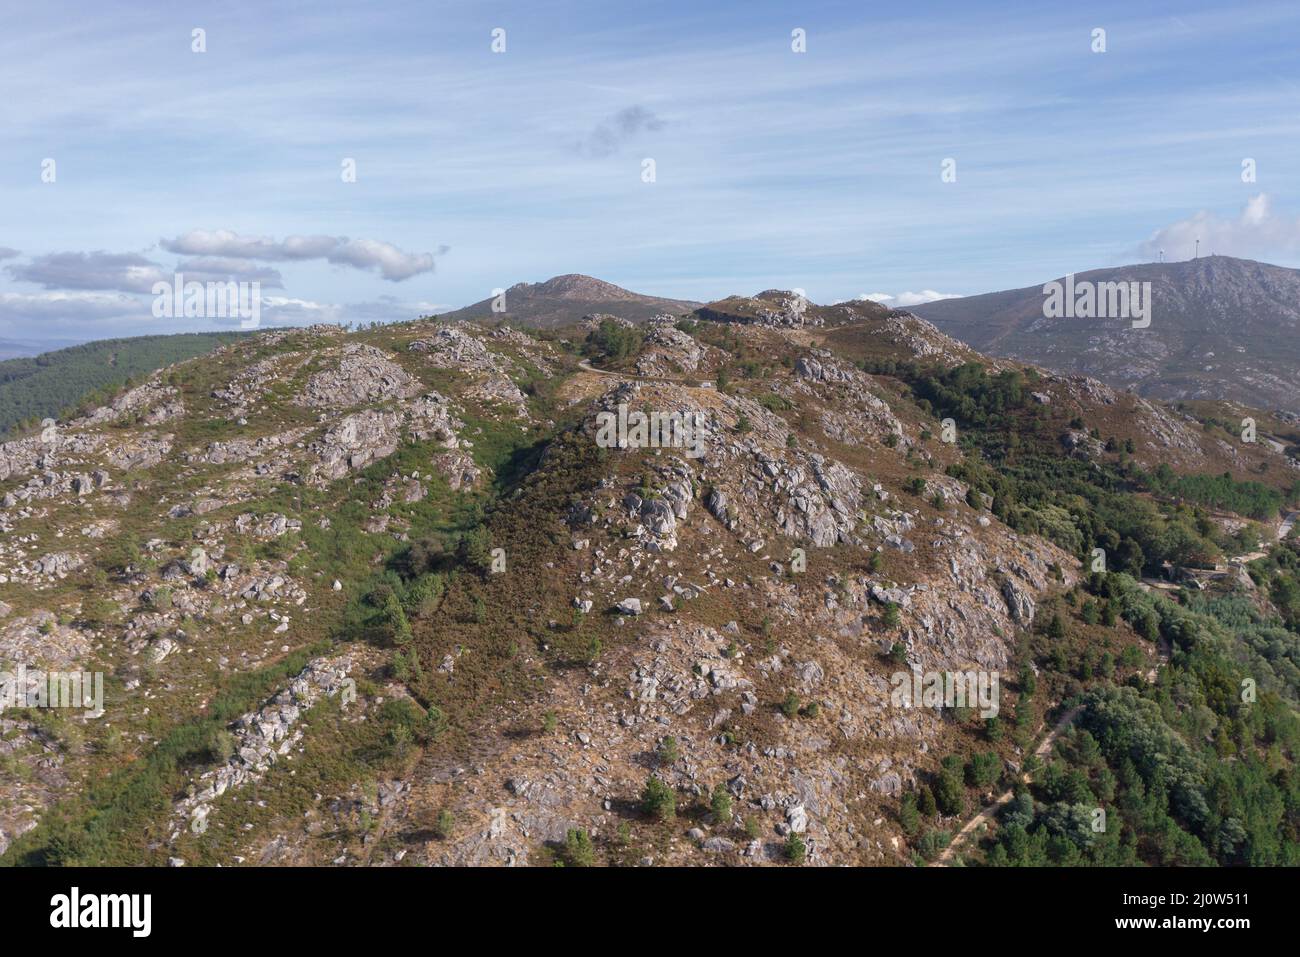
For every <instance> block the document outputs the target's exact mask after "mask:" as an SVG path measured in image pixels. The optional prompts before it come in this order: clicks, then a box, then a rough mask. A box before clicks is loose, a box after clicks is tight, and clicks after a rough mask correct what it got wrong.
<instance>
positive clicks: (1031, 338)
mask: <svg viewBox="0 0 1300 957" xmlns="http://www.w3.org/2000/svg"><path fill="white" fill-rule="evenodd" d="M1057 281H1061V282H1063V277H1062V279H1059V280H1057ZM1085 282H1088V283H1107V282H1143V283H1145V282H1149V283H1151V287H1150V288H1151V301H1152V317H1151V324H1150V326H1148V327H1147V328H1133V325H1132V323H1131V321H1129V320H1128V319H1123V318H1119V319H1114V318H1112V319H1097V318H1068V317H1065V316H1060V317H1057V318H1049V317H1047V316H1046V315H1045V314H1044V303H1045V301H1046V299H1047V298H1048V297H1047V295H1046V294H1045V293H1044V291H1043V285H1042V284H1040V285H1036V286H1029V287H1026V288H1024V289H1011V290H1007V291H1004V292H993V293H988V294H986V295H981V296H967V297H965V298H962V299H945V300H942V301H939V302H931V303H926V304H925V305H920V306H915V307H913V308H912V312H914V313H916V314H917V315H919V316H921V317H923V318H925V319H928V320H930V321H931V322H933V323H934V324H935V325H936V326H938V327H939V328H940V329H941V330H942V331H943V332H945V333H947V334H948V335H951V336H953V337H955V338H958V339H961V340H963V341H964V342H966V343H968V344H970V345H971V346H972V347H974V348H975V349H978V350H979V351H981V352H986V353H991V354H993V355H1000V356H1006V357H1008V358H1015V359H1022V360H1025V361H1028V362H1033V363H1035V364H1038V365H1043V366H1047V367H1048V368H1052V369H1057V370H1059V371H1061V372H1072V373H1073V372H1078V373H1085V374H1087V375H1090V376H1093V377H1095V378H1098V379H1101V380H1102V381H1104V382H1107V383H1109V384H1110V385H1112V386H1116V387H1118V388H1123V389H1133V390H1134V391H1136V392H1137V393H1139V394H1141V395H1144V396H1152V397H1156V398H1161V399H1228V400H1235V401H1239V402H1242V403H1244V404H1247V405H1251V406H1255V407H1264V408H1270V409H1271V408H1281V409H1285V410H1287V411H1290V412H1298V411H1300V270H1296V269H1287V268H1284V267H1281V266H1272V265H1269V264H1267V263H1259V262H1253V261H1251V260H1246V259H1233V258H1231V257H1228V256H1208V257H1205V258H1203V259H1193V260H1188V261H1186V262H1174V263H1144V264H1141V265H1135V266H1120V267H1116V268H1112V269H1094V270H1091V271H1089V272H1085V273H1078V274H1076V275H1075V276H1074V284H1075V288H1076V290H1081V289H1082V288H1083V287H1082V284H1083V283H1085Z"/></svg>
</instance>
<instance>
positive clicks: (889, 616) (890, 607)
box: [883, 601, 902, 628]
mask: <svg viewBox="0 0 1300 957" xmlns="http://www.w3.org/2000/svg"><path fill="white" fill-rule="evenodd" d="M883 620H884V623H885V627H886V628H897V627H898V623H899V622H900V621H901V620H902V615H901V614H900V613H899V610H898V606H897V605H896V604H894V603H893V602H892V601H891V602H890V603H889V604H887V605H885V614H884V619H883Z"/></svg>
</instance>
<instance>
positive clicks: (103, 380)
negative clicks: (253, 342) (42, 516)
mask: <svg viewBox="0 0 1300 957" xmlns="http://www.w3.org/2000/svg"><path fill="white" fill-rule="evenodd" d="M246 334H247V333H241V332H195V333H182V334H178V335H169V336H140V337H138V338H132V339H104V340H101V341H99V342H88V343H85V344H84V345H79V346H72V347H70V348H67V349H59V350H58V351H56V352H46V353H44V354H42V355H39V356H35V357H32V358H23V359H8V360H5V361H3V362H0V436H4V435H6V434H8V433H11V432H13V431H15V430H16V427H17V428H18V429H21V428H24V427H26V426H31V425H34V424H36V423H38V422H40V420H41V419H44V418H47V417H51V418H57V417H59V416H60V415H62V414H65V413H67V412H69V411H71V410H72V408H73V407H74V406H76V405H79V404H81V403H83V402H88V401H94V400H95V399H102V398H106V397H108V396H109V395H111V394H112V393H113V392H115V391H116V390H117V389H118V388H119V387H121V386H122V385H124V384H126V383H127V382H128V381H132V380H139V379H142V378H144V377H145V376H147V375H149V374H150V373H151V372H154V371H156V370H157V369H161V368H162V367H163V366H168V365H171V364H172V363H174V362H181V361H182V360H184V359H190V358H193V357H194V356H198V355H203V354H204V353H206V352H210V351H212V350H213V349H215V348H217V347H218V346H221V345H224V344H226V343H228V342H233V341H235V340H236V339H239V338H241V337H242V336H244V335H246Z"/></svg>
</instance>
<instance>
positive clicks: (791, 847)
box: [785, 831, 808, 864]
mask: <svg viewBox="0 0 1300 957" xmlns="http://www.w3.org/2000/svg"><path fill="white" fill-rule="evenodd" d="M807 857H808V845H806V844H804V842H803V838H802V837H800V836H799V835H798V834H796V833H795V832H794V831H791V832H790V836H789V837H787V838H786V839H785V859H786V860H787V861H789V862H790V863H791V864H802V863H803V862H804V860H806V859H807Z"/></svg>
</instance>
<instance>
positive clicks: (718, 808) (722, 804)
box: [709, 784, 731, 823]
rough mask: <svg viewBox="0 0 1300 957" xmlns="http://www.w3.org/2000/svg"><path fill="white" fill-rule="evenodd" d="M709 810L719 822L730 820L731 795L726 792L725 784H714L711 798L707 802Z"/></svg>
mask: <svg viewBox="0 0 1300 957" xmlns="http://www.w3.org/2000/svg"><path fill="white" fill-rule="evenodd" d="M709 810H711V811H712V812H713V819H714V820H715V821H717V822H719V823H725V822H727V821H730V820H731V795H730V794H728V793H727V788H726V785H724V784H717V785H715V786H714V788H713V799H712V800H711V801H710V802H709Z"/></svg>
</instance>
